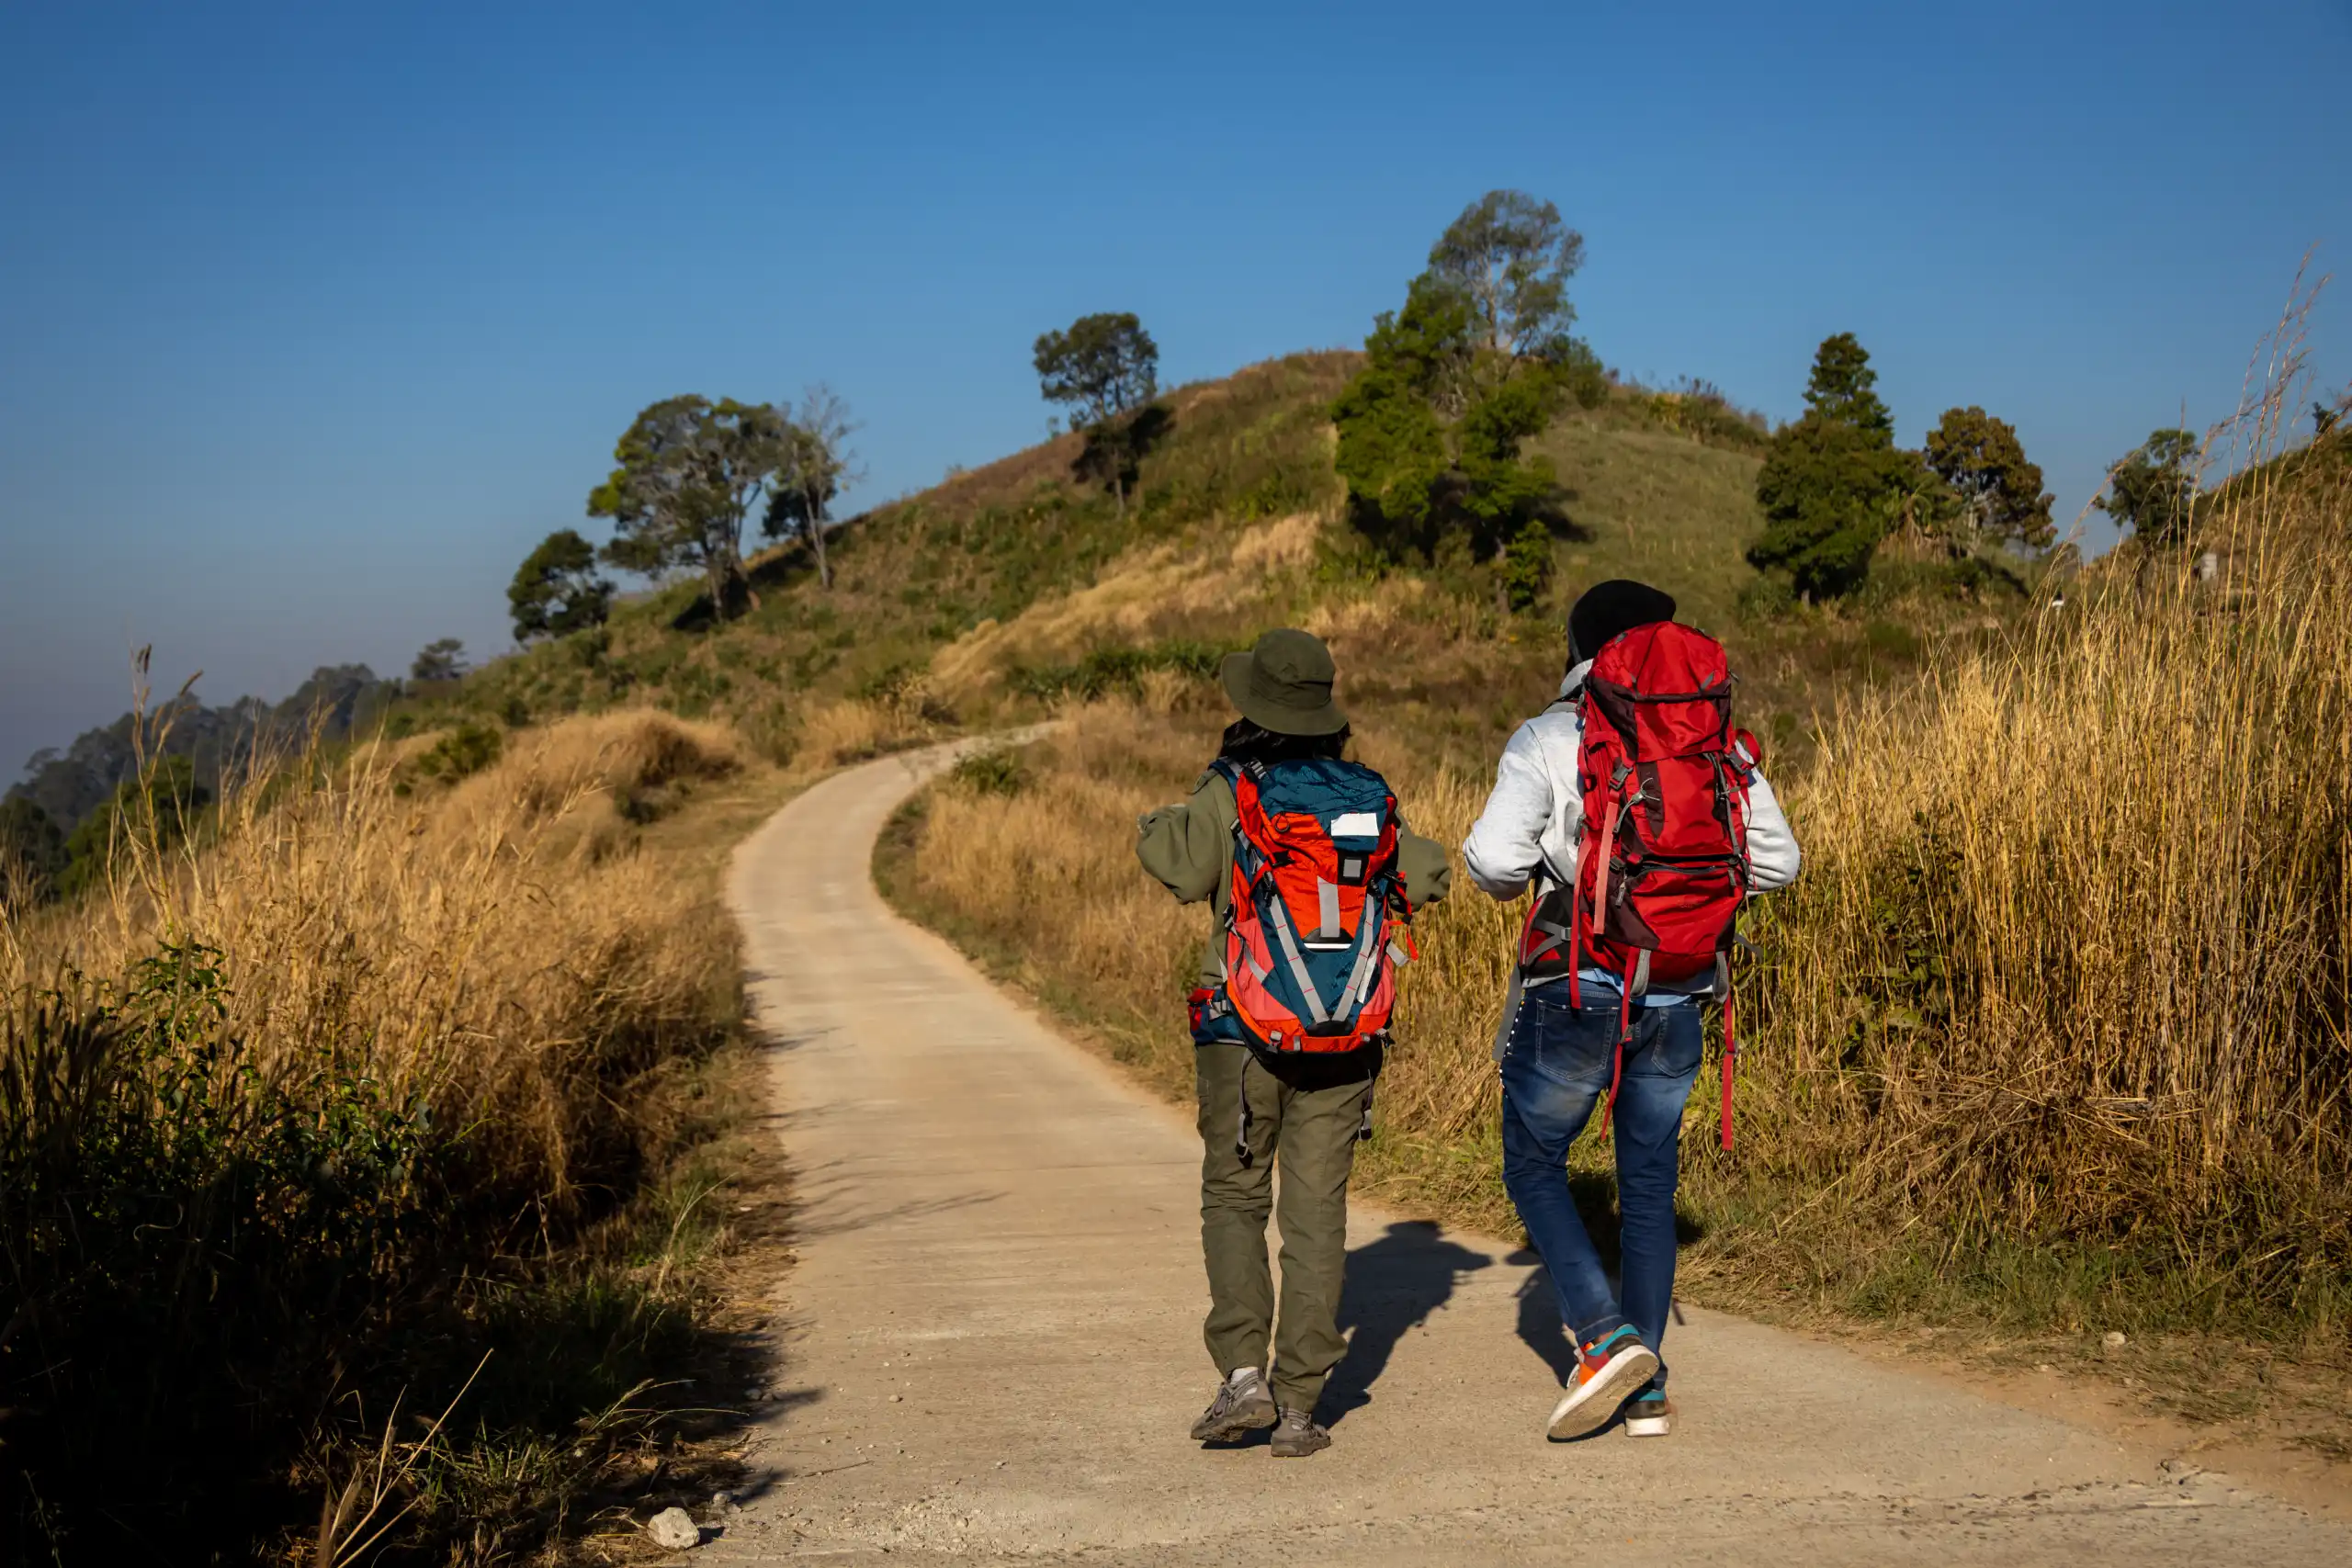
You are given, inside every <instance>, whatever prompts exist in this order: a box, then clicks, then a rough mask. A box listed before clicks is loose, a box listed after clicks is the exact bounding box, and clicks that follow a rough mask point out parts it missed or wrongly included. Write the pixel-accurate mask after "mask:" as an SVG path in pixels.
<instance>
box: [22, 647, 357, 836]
mask: <svg viewBox="0 0 2352 1568" xmlns="http://www.w3.org/2000/svg"><path fill="white" fill-rule="evenodd" d="M400 689H401V686H400V682H397V681H385V680H379V679H378V678H377V675H376V672H375V671H372V670H370V669H368V666H366V665H365V664H341V665H336V666H334V668H332V669H320V670H317V671H312V672H311V678H310V679H309V680H307V681H305V682H302V683H301V685H300V686H298V687H296V688H295V691H294V694H293V695H292V696H289V697H288V698H287V699H286V700H285V701H284V702H282V703H279V704H277V705H275V706H272V705H270V704H268V703H266V702H264V701H262V700H261V699H260V698H259V697H239V698H238V699H237V700H236V701H235V702H233V703H230V704H228V705H225V706H221V707H207V706H205V705H203V704H202V703H199V702H197V701H196V700H194V699H193V698H189V699H187V700H185V701H181V702H176V703H167V704H165V705H164V706H163V707H161V708H160V709H158V710H157V711H156V712H154V713H151V714H149V715H148V716H147V718H146V724H145V729H146V733H145V735H144V737H143V738H141V737H138V736H137V735H136V732H135V728H134V720H133V718H132V716H131V715H130V714H124V715H123V716H121V717H120V718H118V719H116V720H115V721H114V722H113V723H112V724H109V725H107V726H106V727H105V728H100V729H93V730H90V731H89V732H88V733H86V734H85V735H83V736H82V737H81V738H80V739H76V740H75V741H74V744H72V745H71V746H68V747H66V748H65V749H64V750H62V751H60V750H57V749H56V748H55V747H48V748H45V749H43V750H39V751H36V752H34V753H33V754H32V757H31V758H30V759H29V760H28V761H27V762H26V763H25V779H24V782H23V783H21V784H17V786H16V787H14V788H13V789H11V790H9V791H8V794H9V795H10V796H16V795H23V796H25V797H27V798H28V799H30V800H32V801H33V802H35V803H36V804H37V805H39V806H40V808H41V809H42V810H43V811H45V812H47V813H48V814H49V817H50V819H51V821H53V822H55V823H56V824H57V826H58V827H59V829H62V830H66V831H70V830H71V829H73V827H74V824H75V823H76V822H79V821H80V820H81V819H82V818H84V817H85V816H87V815H88V814H89V813H90V812H91V811H92V810H94V809H96V807H97V806H98V805H99V804H100V803H101V802H103V801H104V800H106V799H107V797H108V796H109V795H113V794H114V792H115V787H116V786H117V785H118V784H121V783H122V781H123V780H125V779H127V778H129V777H130V775H131V774H132V773H134V772H135V771H136V770H137V768H138V766H139V756H140V751H141V747H140V746H138V745H135V744H134V739H143V740H144V742H145V745H144V750H146V751H147V753H148V754H150V755H153V754H154V753H155V752H157V751H158V750H160V751H162V752H163V753H164V754H165V755H170V756H184V757H187V759H188V760H189V761H192V762H194V763H195V765H196V778H197V782H198V784H202V785H203V786H204V787H205V788H206V789H207V790H209V791H212V792H213V793H215V794H216V795H217V794H218V793H219V789H220V775H221V773H223V772H224V771H225V772H229V773H234V771H235V770H236V768H237V767H238V766H239V765H240V764H242V763H243V761H244V760H245V759H246V758H247V757H249V756H250V755H251V754H252V751H253V748H254V743H255V742H256V741H257V740H261V739H273V740H279V741H284V740H298V741H299V740H300V739H301V738H302V737H303V736H304V735H306V734H307V733H308V732H309V728H310V726H311V723H312V722H313V721H316V722H317V723H319V724H320V726H321V728H322V731H323V733H324V735H325V738H326V739H329V740H341V739H345V738H346V737H348V736H349V735H350V734H351V733H352V731H353V730H354V729H355V728H358V727H360V726H362V725H364V724H366V723H367V722H368V720H370V719H372V718H373V717H375V716H377V715H378V714H379V713H381V712H382V711H383V708H384V706H385V705H386V704H387V703H389V702H390V700H391V699H392V698H393V697H395V696H397V695H399V694H400ZM158 736H160V737H161V744H160V746H159V745H158V743H157V739H156V738H157V737H158Z"/></svg>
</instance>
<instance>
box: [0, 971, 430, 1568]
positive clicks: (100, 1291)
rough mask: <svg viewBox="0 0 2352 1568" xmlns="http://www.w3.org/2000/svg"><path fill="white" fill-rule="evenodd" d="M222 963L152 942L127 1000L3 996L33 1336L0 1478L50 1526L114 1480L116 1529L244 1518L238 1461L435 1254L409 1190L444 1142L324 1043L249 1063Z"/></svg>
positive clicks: (6, 1397) (16, 1232)
mask: <svg viewBox="0 0 2352 1568" xmlns="http://www.w3.org/2000/svg"><path fill="white" fill-rule="evenodd" d="M221 963H222V960H221V955H220V953H218V952H216V951H214V950H213V949H211V948H209V947H205V946H202V945H200V944H198V943H193V942H190V943H186V944H176V945H175V944H171V943H166V944H164V945H163V946H162V947H160V948H159V949H158V950H157V951H156V952H155V953H153V955H151V956H150V957H148V958H146V959H145V960H143V961H141V963H140V964H138V965H137V966H136V967H135V968H134V969H133V970H132V971H131V972H130V974H129V975H127V976H124V977H123V978H122V980H121V982H120V984H119V986H111V987H109V986H99V985H94V984H91V983H88V982H86V981H85V980H83V979H81V978H80V977H78V976H70V975H69V976H66V977H64V978H63V979H62V980H61V981H60V982H59V984H58V985H57V986H56V987H54V988H52V989H50V990H47V991H44V992H40V993H38V994H26V995H19V996H17V997H16V998H7V999H6V1000H5V1001H0V1235H6V1237H7V1238H8V1247H7V1248H6V1255H5V1258H6V1262H5V1269H6V1274H5V1287H6V1288H5V1291H0V1297H5V1299H6V1303H8V1304H9V1306H10V1309H11V1311H12V1312H13V1314H14V1321H15V1322H16V1323H17V1325H19V1326H21V1327H22V1328H23V1329H24V1331H25V1332H23V1333H22V1334H21V1335H12V1340H11V1342H9V1343H7V1344H6V1345H5V1346H0V1406H5V1407H7V1408H9V1409H11V1410H12V1411H17V1412H23V1411H27V1410H28V1409H29V1410H39V1411H41V1412H43V1413H44V1415H45V1416H46V1418H44V1419H39V1420H36V1421H34V1422H32V1423H31V1424H30V1425H29V1426H28V1427H24V1428H21V1429H20V1428H19V1427H17V1424H15V1423H11V1431H10V1441H9V1450H10V1453H9V1458H10V1460H11V1461H13V1463H14V1464H15V1465H17V1466H22V1467H24V1468H25V1470H26V1471H27V1472H31V1473H36V1474H38V1475H39V1476H40V1487H41V1488H42V1496H43V1498H44V1501H45V1503H46V1504H47V1506H50V1507H53V1508H58V1509H60V1510H61V1511H62V1515H63V1517H84V1518H85V1519H86V1518H88V1517H91V1512H92V1508H91V1505H92V1504H93V1502H94V1501H95V1498H94V1497H90V1496H77V1495H75V1494H76V1493H80V1492H83V1491H85V1490H87V1489H90V1488H98V1489H102V1490H106V1489H111V1483H108V1482H107V1481H105V1480H103V1479H101V1478H102V1477H107V1476H120V1475H124V1474H135V1475H136V1476H138V1478H139V1482H138V1486H137V1491H138V1493H139V1494H140V1498H139V1500H138V1502H137V1503H136V1504H135V1505H134V1506H133V1508H132V1509H131V1511H132V1512H144V1511H145V1510H146V1509H147V1507H148V1506H150V1505H151V1503H152V1500H153V1499H154V1498H156V1497H159V1496H176V1497H187V1496H192V1495H204V1496H207V1497H208V1499H209V1503H210V1506H211V1507H212V1508H213V1509H214V1510H215V1511H218V1512H222V1513H226V1514H232V1515H233V1514H235V1513H236V1512H237V1511H238V1506H239V1505H238V1504H237V1503H236V1502H235V1501H234V1499H235V1498H236V1496H237V1495H238V1493H239V1489H240V1488H241V1487H243V1486H245V1485H249V1484H252V1483H253V1482H254V1473H255V1469H256V1467H255V1466H254V1461H253V1452H252V1450H253V1447H254V1445H255V1444H257V1443H265V1442H270V1441H275V1440H280V1439H281V1438H282V1435H283V1434H284V1433H285V1432H286V1431H287V1430H288V1429H299V1423H300V1422H301V1421H302V1420H304V1419H306V1418H307V1417H308V1416H309V1415H310V1414H311V1412H312V1411H313V1410H314V1408H315V1401H316V1399H317V1397H318V1394H319V1392H320V1391H321V1389H322V1387H324V1386H327V1385H329V1384H331V1383H332V1382H333V1381H334V1379H333V1376H332V1375H330V1373H331V1369H333V1368H334V1367H335V1366H336V1365H337V1364H338V1359H339V1358H341V1357H343V1356H345V1355H347V1354H348V1353H349V1350H350V1348H351V1345H352V1343H353V1342H354V1341H356V1340H357V1339H359V1338H361V1337H364V1329H363V1325H367V1324H368V1323H370V1322H375V1321H379V1320H380V1318H381V1315H382V1314H383V1312H384V1310H385V1308H386V1306H387V1304H388V1303H389V1301H390V1296H391V1292H392V1291H393V1288H394V1285H395V1282H396V1281H397V1280H399V1279H400V1278H401V1276H402V1275H403V1274H404V1273H405V1271H406V1262H407V1260H409V1259H412V1258H415V1257H417V1256H419V1255H420V1254H421V1253H422V1252H424V1251H429V1250H431V1249H432V1248H433V1247H435V1246H437V1245H438V1243H437V1241H436V1239H435V1238H436V1233H437V1232H438V1230H439V1226H438V1224H436V1223H435V1215H436V1212H437V1205H438V1203H439V1200H438V1198H437V1197H436V1195H435V1188H434V1186H433V1184H431V1183H429V1182H426V1181H424V1180H423V1179H421V1170H422V1168H424V1165H425V1164H426V1163H428V1160H429V1151H431V1150H432V1149H434V1148H435V1146H436V1145H438V1144H439V1143H440V1142H441V1141H442V1140H443V1136H444V1132H443V1129H440V1128H438V1127H436V1126H435V1124H434V1123H433V1122H432V1120H431V1118H430V1117H429V1116H427V1115H426V1113H425V1111H424V1108H423V1106H422V1104H421V1103H413V1102H412V1103H402V1102H399V1101H396V1100H393V1099H392V1098H391V1097H390V1096H389V1095H388V1094H387V1093H386V1092H385V1091H384V1090H383V1089H382V1088H381V1086H379V1085H378V1084H377V1083H375V1082H374V1081H372V1080H371V1079H369V1078H368V1077H366V1076H365V1074H364V1072H363V1071H362V1070H361V1069H360V1068H358V1067H356V1066H353V1065H352V1063H351V1062H350V1060H348V1059H347V1058H346V1056H345V1053H344V1052H343V1051H342V1050H341V1049H339V1048H338V1046H337V1044H336V1043H333V1042H324V1043H319V1044H318V1045H316V1046H315V1047H314V1049H313V1053H312V1054H311V1055H310V1056H309V1057H308V1058H307V1059H303V1060H298V1061H294V1062H290V1063H272V1064H269V1065H268V1066H266V1067H265V1066H264V1064H262V1063H260V1062H257V1061H254V1060H252V1059H250V1058H249V1056H248V1055H247V1052H246V1049H245V1042H244V1041H243V1040H242V1039H240V1038H239V1037H237V1036H236V1035H235V1034H233V1033H232V1032H229V1031H228V1030H227V1029H226V1028H225V1027H224V1021H225V1020H226V1018H227V1016H228V1009H227V1005H226V996H227V991H226V981H225V979H224V976H223V972H222V968H221ZM117 1501H119V1500H118V1499H107V1501H106V1503H105V1504H104V1505H103V1506H106V1507H107V1508H108V1509H110V1510H111V1509H112V1508H113V1506H114V1504H115V1503H116V1502H117ZM21 1502H22V1499H21V1498H18V1497H10V1498H8V1499H7V1506H6V1513H7V1514H8V1515H11V1516H16V1517H17V1521H18V1522H17V1529H23V1528H24V1525H25V1521H24V1519H23V1517H22V1514H21V1512H20V1508H19V1505H20V1504H21ZM77 1503H78V1504H80V1505H82V1506H80V1507H74V1506H73V1505H74V1504H77ZM33 1522H34V1523H35V1524H36V1525H38V1522H39V1521H38V1520H36V1521H33ZM247 1522H249V1521H238V1523H237V1524H233V1525H231V1526H229V1527H228V1528H229V1529H232V1531H233V1529H237V1528H240V1527H241V1526H242V1525H243V1524H244V1523H247ZM36 1539H37V1538H36ZM28 1544H30V1543H29V1542H28V1541H26V1540H15V1541H0V1555H6V1548H7V1547H8V1546H17V1547H23V1546H26V1545H28ZM59 1544H61V1543H59V1542H55V1541H48V1542H42V1543H41V1546H42V1548H43V1550H42V1551H41V1552H40V1556H41V1557H42V1558H44V1559H45V1558H46V1557H47V1556H48V1555H49V1550H50V1549H51V1548H52V1547H54V1546H57V1545H59ZM74 1544H78V1545H81V1546H83V1547H84V1549H85V1550H84V1551H81V1552H76V1553H74V1554H73V1556H72V1558H71V1560H74V1561H96V1560H97V1558H96V1556H95V1555H90V1554H89V1552H88V1543H86V1542H78V1543H74ZM13 1560H14V1561H31V1560H33V1559H32V1558H31V1557H29V1556H20V1557H16V1558H14V1559H13Z"/></svg>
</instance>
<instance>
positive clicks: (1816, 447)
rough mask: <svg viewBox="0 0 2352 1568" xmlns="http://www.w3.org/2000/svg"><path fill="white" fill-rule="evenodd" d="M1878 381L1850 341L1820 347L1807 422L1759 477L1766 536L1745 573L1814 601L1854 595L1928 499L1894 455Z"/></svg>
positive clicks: (1914, 468)
mask: <svg viewBox="0 0 2352 1568" xmlns="http://www.w3.org/2000/svg"><path fill="white" fill-rule="evenodd" d="M1877 387H1878V372H1876V371H1875V370H1872V369H1871V366H1870V355H1869V354H1868V353H1867V352H1865V351H1864V349H1863V348H1862V345H1861V344H1860V343H1859V342H1857V341H1856V340H1855V338H1854V334H1853V333H1838V334H1836V335H1835V336H1833V337H1830V338H1827V339H1826V340H1824V341H1823V343H1822V344H1821V347H1820V350H1819V351H1818V352H1817V353H1816V354H1815V356H1814V362H1813V374H1812V376H1811V378H1809V379H1808V381H1807V382H1806V385H1805V394H1804V400H1805V412H1804V415H1803V417H1801V418H1799V419H1797V420H1796V421H1795V422H1793V423H1790V424H1786V425H1783V426H1782V427H1781V430H1780V431H1779V433H1778V434H1775V435H1774V436H1773V437H1772V445H1771V447H1770V450H1769V451H1768V452H1767V453H1766V455H1765V458H1764V466H1763V468H1761V469H1760V470H1759V471H1758V474H1757V476H1756V502H1757V504H1758V506H1759V507H1761V508H1762V509H1763V512H1764V532H1763V533H1762V534H1761V535H1760V536H1758V538H1757V540H1756V542H1755V543H1754V544H1753V545H1751V546H1749V547H1748V551H1747V559H1748V564H1749V565H1751V566H1753V567H1755V568H1756V569H1757V570H1759V571H1770V572H1783V573H1786V574H1787V577H1788V580H1789V582H1790V584H1791V585H1792V587H1794V588H1795V590H1796V591H1797V592H1799V593H1802V594H1804V596H1805V597H1806V598H1808V599H1824V598H1832V597H1836V596H1838V595H1840V594H1845V593H1850V592H1853V591H1854V590H1855V589H1856V588H1859V587H1860V586H1861V583H1862V581H1863V579H1864V578H1865V577H1867V576H1868V575H1869V573H1870V565H1871V554H1872V553H1873V552H1874V551H1875V550H1876V549H1877V548H1878V545H1879V541H1880V540H1881V539H1883V538H1884V537H1885V536H1886V535H1887V532H1888V531H1889V529H1891V528H1892V527H1893V526H1894V525H1895V524H1896V523H1897V522H1898V521H1900V520H1901V518H1902V516H1903V514H1904V502H1905V496H1906V495H1907V496H1914V497H1917V496H1918V495H1920V494H1922V493H1923V492H1922V485H1923V481H1924V480H1925V479H1926V476H1925V475H1924V473H1923V469H1922V464H1921V459H1920V458H1919V457H1918V455H1917V453H1913V452H1905V451H1903V450H1902V449H1900V448H1898V447H1897V446H1895V445H1894V415H1893V414H1891V413H1890V412H1888V411H1887V407H1886V404H1885V403H1884V402H1883V400H1881V399H1880V397H1879V395H1878V390H1877Z"/></svg>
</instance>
